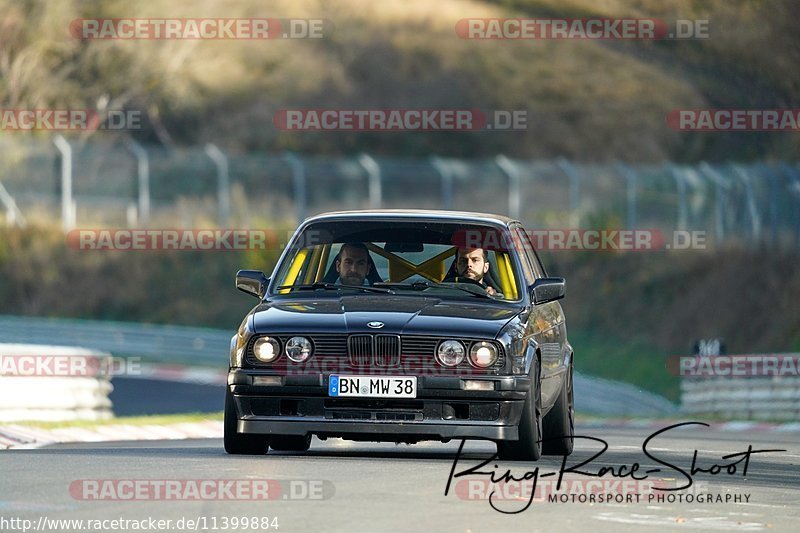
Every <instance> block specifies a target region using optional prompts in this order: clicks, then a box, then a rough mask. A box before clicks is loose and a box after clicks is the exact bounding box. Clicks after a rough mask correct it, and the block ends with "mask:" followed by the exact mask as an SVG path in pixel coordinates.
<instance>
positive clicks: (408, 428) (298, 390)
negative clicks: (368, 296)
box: [228, 369, 530, 442]
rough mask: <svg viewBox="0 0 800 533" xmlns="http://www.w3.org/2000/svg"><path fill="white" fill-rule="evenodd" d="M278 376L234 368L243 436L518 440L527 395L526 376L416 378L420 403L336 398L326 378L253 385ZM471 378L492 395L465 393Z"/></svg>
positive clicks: (234, 393) (315, 376) (233, 390)
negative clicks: (491, 387) (255, 380)
mask: <svg viewBox="0 0 800 533" xmlns="http://www.w3.org/2000/svg"><path fill="white" fill-rule="evenodd" d="M266 375H272V376H274V374H266V373H264V372H263V371H257V370H246V369H231V371H230V372H229V374H228V387H229V391H230V392H231V394H232V396H233V400H234V405H235V407H236V415H237V419H238V421H237V431H238V432H239V433H249V434H264V435H307V434H314V435H317V436H319V437H323V438H324V437H343V438H347V439H352V440H369V441H406V442H413V441H418V440H448V439H452V438H471V439H490V440H517V439H518V438H519V433H518V430H517V426H518V424H519V419H520V416H521V415H522V409H523V406H524V401H525V399H526V397H527V395H528V391H529V390H530V379H529V378H527V377H525V376H466V377H449V376H448V377H442V376H417V397H416V398H415V399H390V398H386V399H384V398H332V397H329V396H328V375H327V374H310V375H288V376H279V378H280V380H281V382H282V384H280V385H277V384H276V385H261V384H257V385H254V384H253V378H254V377H259V376H266ZM466 380H481V381H490V382H492V383H493V385H494V390H486V391H473V390H465V389H464V382H465V381H466Z"/></svg>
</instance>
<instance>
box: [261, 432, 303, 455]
mask: <svg viewBox="0 0 800 533" xmlns="http://www.w3.org/2000/svg"><path fill="white" fill-rule="evenodd" d="M269 446H270V448H272V449H273V450H275V451H278V452H307V451H308V449H309V448H310V447H311V435H310V434H308V435H305V436H297V435H276V436H274V437H272V440H271V442H270V444H269Z"/></svg>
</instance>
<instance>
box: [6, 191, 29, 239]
mask: <svg viewBox="0 0 800 533" xmlns="http://www.w3.org/2000/svg"><path fill="white" fill-rule="evenodd" d="M0 202H2V203H3V205H4V206H5V207H6V220H8V223H9V224H14V225H16V226H18V227H20V228H24V227H25V226H27V225H28V222H27V221H26V220H25V217H24V216H23V214H22V211H20V210H19V207H17V202H15V201H14V197H13V196H11V195H10V194H9V193H8V191H7V190H6V188H5V186H4V185H3V183H2V182H0Z"/></svg>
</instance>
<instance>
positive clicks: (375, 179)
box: [358, 154, 383, 209]
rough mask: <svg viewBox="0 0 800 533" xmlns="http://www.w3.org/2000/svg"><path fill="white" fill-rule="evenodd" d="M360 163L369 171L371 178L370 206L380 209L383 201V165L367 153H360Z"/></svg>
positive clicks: (368, 174)
mask: <svg viewBox="0 0 800 533" xmlns="http://www.w3.org/2000/svg"><path fill="white" fill-rule="evenodd" d="M358 163H359V164H360V165H361V167H362V168H363V169H364V170H365V171H366V172H367V179H368V180H369V208H370V209H380V208H381V204H382V203H383V200H382V198H383V191H382V187H381V167H380V165H378V162H377V161H375V160H374V159H373V158H372V157H370V156H369V155H367V154H361V155H359V156H358Z"/></svg>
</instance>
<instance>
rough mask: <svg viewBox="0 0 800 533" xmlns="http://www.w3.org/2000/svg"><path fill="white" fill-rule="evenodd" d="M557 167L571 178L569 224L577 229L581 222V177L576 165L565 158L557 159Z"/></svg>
mask: <svg viewBox="0 0 800 533" xmlns="http://www.w3.org/2000/svg"><path fill="white" fill-rule="evenodd" d="M556 165H558V168H560V169H561V171H562V172H563V173H564V174H566V175H567V178H569V224H570V226H572V227H573V228H577V227H578V226H580V222H581V214H580V203H581V176H580V173H579V172H578V169H576V168H575V165H573V164H572V163H570V162H569V161H567V160H566V159H565V158H563V157H559V158H558V159H556Z"/></svg>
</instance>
